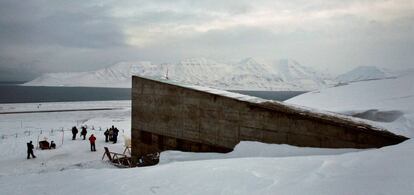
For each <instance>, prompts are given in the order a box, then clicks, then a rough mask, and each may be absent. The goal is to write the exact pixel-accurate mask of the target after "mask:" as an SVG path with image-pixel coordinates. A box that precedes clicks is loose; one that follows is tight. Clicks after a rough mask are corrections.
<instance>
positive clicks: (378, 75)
mask: <svg viewBox="0 0 414 195" xmlns="http://www.w3.org/2000/svg"><path fill="white" fill-rule="evenodd" d="M394 77H395V75H393V74H391V73H389V72H388V71H386V70H384V69H380V68H377V67H375V66H359V67H356V68H354V69H353V70H351V71H349V72H347V73H344V74H341V75H339V76H338V77H337V80H338V81H339V82H341V83H349V82H357V81H366V80H374V79H387V78H394Z"/></svg>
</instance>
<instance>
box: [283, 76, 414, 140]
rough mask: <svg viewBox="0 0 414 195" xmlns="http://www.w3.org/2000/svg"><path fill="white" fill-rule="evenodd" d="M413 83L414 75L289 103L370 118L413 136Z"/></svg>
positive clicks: (333, 90)
mask: <svg viewBox="0 0 414 195" xmlns="http://www.w3.org/2000/svg"><path fill="white" fill-rule="evenodd" d="M413 84H414V72H412V73H410V74H405V75H403V76H400V77H398V78H392V79H383V80H371V81H362V82H355V83H350V84H347V85H342V86H337V87H331V88H327V89H322V90H319V91H314V92H310V93H306V94H303V95H300V96H296V97H294V98H292V99H289V100H287V101H286V102H287V103H291V104H297V105H301V106H307V107H311V108H317V109H323V110H328V111H333V112H338V113H343V114H347V115H353V116H357V117H361V118H365V119H370V120H373V121H375V123H377V124H378V125H380V126H383V127H385V128H387V129H388V130H389V131H392V132H394V133H397V134H401V135H404V136H407V137H414V85H413Z"/></svg>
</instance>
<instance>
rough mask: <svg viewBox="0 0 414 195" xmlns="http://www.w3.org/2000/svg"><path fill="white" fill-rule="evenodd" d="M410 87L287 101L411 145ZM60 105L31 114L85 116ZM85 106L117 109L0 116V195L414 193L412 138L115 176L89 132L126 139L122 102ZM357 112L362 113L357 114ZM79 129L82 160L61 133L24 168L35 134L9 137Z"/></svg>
mask: <svg viewBox="0 0 414 195" xmlns="http://www.w3.org/2000/svg"><path fill="white" fill-rule="evenodd" d="M413 81H414V76H413V75H405V76H403V77H399V78H396V79H386V80H375V81H364V82H356V83H352V84H349V85H344V86H338V87H333V88H329V89H324V90H320V91H318V92H313V93H308V94H304V95H301V96H298V97H296V98H294V99H292V100H289V101H288V103H291V104H293V103H294V104H299V105H305V106H308V107H312V108H318V109H327V110H330V111H336V112H342V113H346V114H350V115H356V116H360V117H363V118H367V119H369V120H373V121H372V123H375V124H378V125H380V126H385V127H387V128H389V130H390V131H393V132H397V133H401V134H404V135H406V136H409V137H412V135H413V134H412V132H413V126H412V124H414V123H413V122H414V120H413V119H414V117H413V111H414V106H413V102H414V101H413V100H414V99H413V97H414V90H413V88H412V86H411V84H412V83H413ZM45 104H46V103H45ZM70 104H71V103H50V105H44V104H42V105H41V107H42V106H44V107H45V108H46V107H49V108H48V109H52V108H53V109H59V108H65V109H66V108H68V107H69V108H70V107H73V108H74V107H76V108H79V107H80V108H88V105H87V104H85V105H82V106H77V105H76V103H75V104H73V105H70ZM90 104H91V106H93V107H94V108H99V107H102V108H104V107H108V106H110V104H111V105H112V107H113V108H119V109H114V110H97V111H79V112H54V113H20V114H6V115H4V114H3V115H1V114H0V119H1V120H0V134H1V133H4V134H8V135H9V134H10V135H11V136H7V137H6V138H3V139H0V147H1V151H2V153H1V154H0V155H1V158H0V194H412V192H413V191H414V169H412V164H414V141H412V140H407V141H405V142H403V143H401V144H398V145H394V146H388V147H383V148H380V149H370V150H355V149H341V150H337V149H318V148H300V147H294V146H288V145H276V144H263V143H257V142H242V143H240V144H239V145H237V147H236V148H235V150H234V151H233V152H231V153H228V154H216V153H202V154H201V153H187V152H178V151H165V152H163V153H161V159H160V161H161V162H160V164H159V165H156V166H152V167H144V168H132V169H117V168H114V167H112V166H111V165H109V164H106V163H104V162H102V161H101V160H100V159H101V157H102V156H101V155H102V152H103V151H102V147H103V146H109V147H110V149H111V150H115V151H122V143H119V144H107V143H105V142H103V136H102V131H99V130H98V129H99V127H101V128H102V129H104V128H107V127H109V126H110V125H112V124H114V125H115V126H117V127H119V128H120V129H124V133H125V134H127V135H129V132H130V131H129V129H130V108H129V104H130V103H129V102H126V101H124V102H118V103H117V102H111V103H108V102H90ZM0 107H1V108H2V109H4V110H19V111H29V110H36V109H40V108H37V104H32V105H29V104H20V105H19V104H13V105H0ZM12 107H13V108H12ZM373 109H377V110H378V111H376V112H374V111H372V110H373ZM367 110H371V112H368V113H366V111H367ZM388 111H390V112H388ZM361 113H362V114H361ZM364 113H365V114H364ZM378 113H380V114H378ZM384 113H385V114H384ZM358 114H359V115H358ZM83 124H87V125H88V127H89V128H90V129H91V128H92V126H93V127H94V129H95V131H93V133H94V134H97V135H98V143H97V149H98V152H90V151H89V145H88V143H87V142H86V141H82V140H76V141H72V140H71V138H70V133H69V132H68V133H67V134H66V132H65V136H64V138H63V140H64V141H63V144H61V142H60V141H57V140H60V139H61V138H62V136H60V134H59V133H56V132H55V133H54V134H53V133H52V134H53V135H52V136H51V139H54V140H56V142H57V144H58V148H57V149H56V150H52V151H39V150H36V151H35V154H36V155H37V156H38V158H36V159H31V160H26V159H25V158H26V146H25V143H26V141H28V140H36V139H37V137H39V136H38V135H37V134H33V135H32V136H21V135H20V134H18V137H17V138H16V137H13V132H17V133H19V132H20V133H24V131H26V130H27V129H29V130H30V129H33V131H34V130H40V129H44V130H50V129H61V128H62V127H63V128H64V129H69V128H70V127H71V126H73V125H79V126H80V125H83ZM47 132H50V131H47ZM42 135H43V134H42ZM68 135H69V136H68ZM120 140H121V142H122V139H120Z"/></svg>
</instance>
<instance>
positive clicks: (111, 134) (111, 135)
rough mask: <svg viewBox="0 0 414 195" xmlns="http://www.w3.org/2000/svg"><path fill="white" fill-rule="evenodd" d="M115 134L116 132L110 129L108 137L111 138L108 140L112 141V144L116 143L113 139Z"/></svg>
mask: <svg viewBox="0 0 414 195" xmlns="http://www.w3.org/2000/svg"><path fill="white" fill-rule="evenodd" d="M113 134H114V131H113V130H112V128H110V129H109V136H108V137H109V138H108V140H109V141H111V142H113V141H114V140H113V139H112V138H113Z"/></svg>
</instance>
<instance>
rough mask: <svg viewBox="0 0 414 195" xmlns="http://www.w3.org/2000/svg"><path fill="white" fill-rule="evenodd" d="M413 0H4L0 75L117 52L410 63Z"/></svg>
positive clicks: (173, 57)
mask: <svg viewBox="0 0 414 195" xmlns="http://www.w3.org/2000/svg"><path fill="white" fill-rule="evenodd" d="M413 54H414V0H393V1H383V0H378V1H377V0H359V1H356V0H347V1H343V0H312V1H309V0H290V1H276V0H255V1H251V0H234V1H223V0H204V1H196V0H176V1H167V0H159V1H157V0H151V1H138V0H130V1H122V0H88V1H85V0H70V1H68V0H49V1H48V0H28V1H19V0H0V71H1V74H0V80H13V79H14V80H16V79H17V80H22V79H30V78H31V77H34V76H36V75H37V74H39V73H41V72H60V71H83V70H94V69H98V68H101V67H106V66H109V65H111V64H113V63H116V62H119V61H139V60H149V61H153V62H155V63H162V62H172V63H174V62H177V61H178V60H180V59H183V58H192V57H206V58H211V59H215V60H219V61H220V60H226V61H227V60H232V61H233V60H239V59H242V58H246V57H255V58H258V59H265V60H272V59H278V58H292V59H296V60H297V61H298V62H300V63H301V64H303V65H307V66H312V67H316V68H319V69H328V70H330V71H339V72H341V71H346V70H349V69H351V68H353V67H355V66H361V65H370V66H379V67H387V68H409V67H414V63H413V62H414V55H413Z"/></svg>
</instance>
